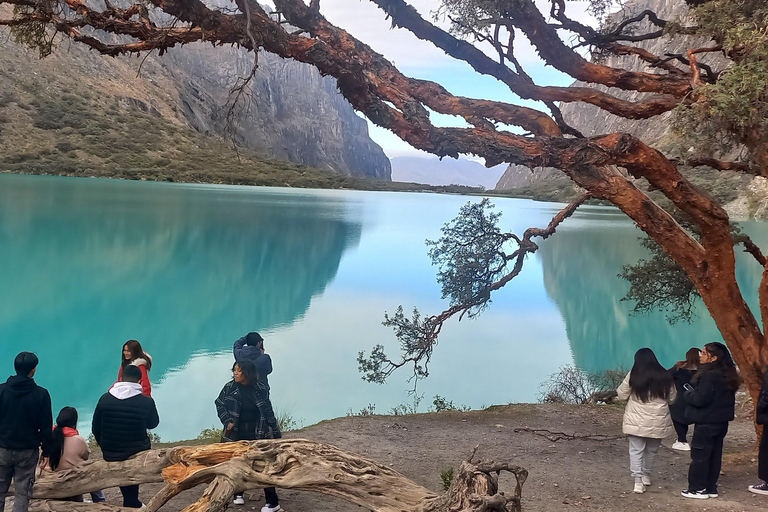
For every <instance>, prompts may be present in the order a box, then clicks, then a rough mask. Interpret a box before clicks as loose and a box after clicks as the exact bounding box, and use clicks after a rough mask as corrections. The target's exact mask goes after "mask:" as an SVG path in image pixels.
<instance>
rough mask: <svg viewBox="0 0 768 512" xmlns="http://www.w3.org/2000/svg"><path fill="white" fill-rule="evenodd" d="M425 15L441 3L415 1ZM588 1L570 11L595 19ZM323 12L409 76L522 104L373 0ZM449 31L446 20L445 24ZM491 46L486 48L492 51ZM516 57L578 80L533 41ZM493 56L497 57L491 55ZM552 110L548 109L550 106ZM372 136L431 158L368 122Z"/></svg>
mask: <svg viewBox="0 0 768 512" xmlns="http://www.w3.org/2000/svg"><path fill="white" fill-rule="evenodd" d="M410 3H411V4H412V5H413V6H414V7H415V8H416V9H417V10H418V11H419V13H420V14H421V15H422V16H423V17H424V18H425V19H428V20H432V14H431V13H432V12H434V11H435V10H436V9H437V7H438V5H439V1H438V0H412V1H411V2H410ZM537 3H538V4H541V5H542V10H543V11H544V12H548V10H549V1H548V0H544V1H542V0H537ZM588 5H589V4H588V2H580V1H577V2H568V3H567V11H566V12H567V13H568V15H569V16H570V17H571V18H574V19H577V20H579V21H583V22H590V21H591V18H590V16H589V14H587V12H586V8H587V6H588ZM320 12H321V14H323V15H324V16H325V17H326V18H327V19H328V20H329V21H330V22H331V23H333V24H334V25H336V26H339V27H341V28H343V29H345V30H347V31H348V32H349V33H351V34H352V35H353V36H355V37H356V38H357V39H359V40H361V41H363V42H364V43H366V44H368V45H369V46H371V47H372V48H373V49H374V50H376V51H377V52H379V53H381V54H382V55H384V56H385V57H386V58H387V59H389V60H390V61H391V62H393V63H394V64H395V65H396V66H397V67H398V68H399V69H400V71H401V72H403V73H404V74H405V75H407V76H411V77H414V78H420V79H425V80H432V81H434V82H438V83H440V84H441V85H443V86H444V87H445V88H446V89H447V90H448V91H449V92H451V93H452V94H455V95H458V96H467V97H472V98H484V99H492V100H499V101H506V102H514V103H521V101H520V100H519V98H517V96H515V95H513V94H512V93H511V92H510V91H509V89H508V88H507V87H506V86H505V85H503V84H501V83H500V82H498V81H497V80H495V79H493V78H490V77H486V76H482V75H479V74H477V73H475V72H474V71H473V70H472V69H471V68H470V67H469V65H467V64H465V63H463V62H461V61H457V60H455V59H453V58H451V57H449V56H447V55H445V54H444V53H443V52H442V50H440V49H438V48H436V47H435V46H433V45H431V44H430V43H427V42H425V41H421V40H419V39H418V38H417V37H415V36H414V35H413V34H411V33H410V32H409V31H407V30H404V29H391V23H390V21H388V20H386V15H385V13H384V12H383V11H382V10H381V9H379V8H378V7H377V6H376V5H374V4H373V3H372V2H370V1H368V0H357V1H350V0H321V2H320ZM439 24H440V25H441V26H442V27H443V28H446V29H447V24H446V23H439ZM489 49H490V47H487V48H485V49H484V50H489ZM516 50H517V51H516V56H517V57H518V60H520V62H521V64H522V65H523V67H524V68H525V69H526V71H527V72H528V73H529V74H530V75H531V76H532V77H533V79H534V80H535V81H536V83H538V84H540V85H559V86H567V85H570V84H571V83H572V82H573V79H572V78H570V77H568V76H567V75H565V74H563V73H560V72H559V71H557V70H555V69H554V68H552V67H551V66H545V65H544V62H543V61H541V60H540V59H539V58H538V56H537V55H536V52H535V51H534V50H533V48H532V47H531V46H530V45H528V44H527V40H526V39H525V37H523V36H520V37H517V38H516ZM489 55H493V54H492V53H489ZM524 104H527V105H529V106H534V107H536V108H542V106H540V105H536V104H535V103H533V102H525V103H524ZM545 110H546V109H545ZM432 119H433V122H434V123H435V124H436V125H438V126H465V125H466V124H465V123H464V121H463V119H459V118H455V117H453V116H446V115H441V114H435V113H433V114H432ZM368 126H369V131H370V135H371V138H372V139H373V140H374V141H375V142H377V143H378V144H379V145H380V146H381V147H382V148H383V149H384V152H385V153H386V154H387V156H388V157H390V158H393V157H397V156H425V157H426V156H429V155H428V154H427V153H425V152H422V151H419V150H416V149H414V148H412V147H411V146H409V145H408V144H407V143H405V142H403V141H402V140H401V139H400V138H398V137H397V136H396V135H394V134H392V133H391V132H389V131H388V130H385V129H383V128H379V127H377V126H375V125H374V124H373V123H371V122H370V121H369V122H368Z"/></svg>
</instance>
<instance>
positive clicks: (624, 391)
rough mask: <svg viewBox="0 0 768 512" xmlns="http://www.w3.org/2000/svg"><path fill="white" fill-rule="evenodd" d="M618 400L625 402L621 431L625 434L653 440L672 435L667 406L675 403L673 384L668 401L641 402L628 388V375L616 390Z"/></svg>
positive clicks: (658, 399) (656, 399) (675, 393)
mask: <svg viewBox="0 0 768 512" xmlns="http://www.w3.org/2000/svg"><path fill="white" fill-rule="evenodd" d="M616 394H617V395H618V398H619V400H627V407H626V409H624V421H623V422H622V424H621V430H622V432H624V433H625V434H629V435H632V436H639V437H650V438H653V439H664V438H665V437H667V436H670V435H672V434H673V433H674V428H673V426H672V417H671V416H670V414H669V404H671V403H672V402H674V401H675V397H676V396H677V391H675V386H674V384H673V385H672V388H671V390H670V392H669V399H667V400H662V399H660V398H654V399H652V400H649V401H648V402H645V403H643V402H641V401H640V400H639V399H638V398H637V397H636V396H635V394H634V393H632V390H631V389H630V388H629V373H628V374H627V376H626V377H624V381H623V382H622V383H621V385H620V386H619V388H618V389H617V390H616Z"/></svg>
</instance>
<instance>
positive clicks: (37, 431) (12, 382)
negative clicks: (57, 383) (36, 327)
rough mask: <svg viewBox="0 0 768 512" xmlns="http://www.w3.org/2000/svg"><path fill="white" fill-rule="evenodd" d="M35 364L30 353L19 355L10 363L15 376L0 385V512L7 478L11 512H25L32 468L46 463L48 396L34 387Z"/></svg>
mask: <svg viewBox="0 0 768 512" xmlns="http://www.w3.org/2000/svg"><path fill="white" fill-rule="evenodd" d="M38 362H39V361H38V359H37V356H36V355H35V354H33V353H32V352H21V353H20V354H19V355H17V356H16V359H15V360H14V361H13V366H14V369H15V370H16V375H14V376H12V377H9V378H8V380H7V381H6V382H5V384H0V512H2V511H3V510H5V496H6V495H7V494H8V489H9V487H10V485H11V479H13V481H14V486H15V490H16V497H15V499H14V501H13V512H27V510H28V509H29V496H30V494H31V493H32V486H33V485H34V484H35V468H36V466H37V464H38V461H40V464H41V465H43V466H44V465H45V464H47V463H48V457H49V455H50V453H51V430H52V429H53V413H52V412H51V395H49V394H48V391H47V390H46V389H45V388H42V387H40V386H38V385H37V384H35V381H34V376H35V372H36V371H37V363H38ZM41 447H42V459H41V458H40V448H41Z"/></svg>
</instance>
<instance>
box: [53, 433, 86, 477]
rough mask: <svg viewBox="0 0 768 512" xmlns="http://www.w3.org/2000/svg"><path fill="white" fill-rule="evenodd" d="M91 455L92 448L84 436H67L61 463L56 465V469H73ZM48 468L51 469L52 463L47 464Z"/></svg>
mask: <svg viewBox="0 0 768 512" xmlns="http://www.w3.org/2000/svg"><path fill="white" fill-rule="evenodd" d="M90 455H91V449H90V448H88V443H87V442H86V441H85V439H84V438H83V437H82V436H71V437H65V438H64V450H63V452H62V454H61V460H60V461H59V465H58V467H56V471H66V470H67V469H72V468H73V467H75V466H77V465H79V464H80V463H81V462H83V461H84V460H88V457H90ZM46 469H48V470H50V469H51V468H50V465H48V466H46Z"/></svg>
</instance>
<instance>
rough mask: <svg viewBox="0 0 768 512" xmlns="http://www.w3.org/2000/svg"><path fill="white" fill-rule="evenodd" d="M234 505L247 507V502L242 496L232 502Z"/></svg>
mask: <svg viewBox="0 0 768 512" xmlns="http://www.w3.org/2000/svg"><path fill="white" fill-rule="evenodd" d="M232 503H234V504H235V505H245V500H244V499H243V497H242V496H235V499H234V500H232Z"/></svg>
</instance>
